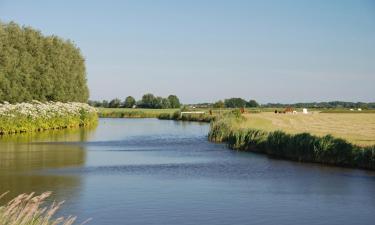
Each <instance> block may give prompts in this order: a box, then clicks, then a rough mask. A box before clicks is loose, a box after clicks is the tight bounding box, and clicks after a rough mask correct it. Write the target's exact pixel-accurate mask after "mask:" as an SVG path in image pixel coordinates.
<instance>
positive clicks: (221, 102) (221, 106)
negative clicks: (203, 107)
mask: <svg viewBox="0 0 375 225" xmlns="http://www.w3.org/2000/svg"><path fill="white" fill-rule="evenodd" d="M213 107H214V108H224V107H225V104H224V102H223V101H222V100H219V101H217V102H215V103H214V105H213Z"/></svg>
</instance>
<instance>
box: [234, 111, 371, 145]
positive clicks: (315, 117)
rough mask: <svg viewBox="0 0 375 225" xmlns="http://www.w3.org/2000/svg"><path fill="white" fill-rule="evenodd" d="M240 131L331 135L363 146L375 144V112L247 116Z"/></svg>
mask: <svg viewBox="0 0 375 225" xmlns="http://www.w3.org/2000/svg"><path fill="white" fill-rule="evenodd" d="M244 117H245V118H246V120H245V121H243V122H242V123H241V124H240V128H253V129H260V130H264V131H276V130H282V131H284V132H286V133H289V134H297V133H304V132H308V133H310V134H313V135H317V136H324V135H327V134H330V135H332V136H334V137H337V138H343V139H345V140H347V141H349V142H351V143H353V144H358V145H361V146H368V145H375V113H319V112H312V113H309V114H302V113H299V114H275V113H271V112H262V113H255V114H252V113H247V114H244Z"/></svg>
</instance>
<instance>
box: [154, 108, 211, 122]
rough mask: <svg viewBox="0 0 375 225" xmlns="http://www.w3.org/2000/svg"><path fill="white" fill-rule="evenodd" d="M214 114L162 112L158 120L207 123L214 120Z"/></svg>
mask: <svg viewBox="0 0 375 225" xmlns="http://www.w3.org/2000/svg"><path fill="white" fill-rule="evenodd" d="M214 118H215V116H213V115H209V114H208V113H204V114H181V111H176V112H174V113H162V114H160V115H159V116H158V119H160V120H180V121H193V122H205V123H209V122H211V121H212V120H214Z"/></svg>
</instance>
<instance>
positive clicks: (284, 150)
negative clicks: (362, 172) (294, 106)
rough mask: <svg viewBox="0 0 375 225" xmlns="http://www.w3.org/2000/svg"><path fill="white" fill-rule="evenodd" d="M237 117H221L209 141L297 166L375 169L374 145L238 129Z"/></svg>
mask: <svg viewBox="0 0 375 225" xmlns="http://www.w3.org/2000/svg"><path fill="white" fill-rule="evenodd" d="M240 117H241V116H233V115H225V116H223V117H219V118H217V119H215V120H214V121H213V122H212V123H211V126H210V132H209V136H208V137H209V140H210V141H214V142H226V143H227V144H228V146H229V147H230V148H232V149H236V150H243V151H253V152H260V153H264V154H267V155H269V156H271V157H276V158H284V159H289V160H295V161H300V162H316V163H323V164H329V165H336V166H343V167H355V168H363V169H371V170H374V169H375V145H374V146H367V147H363V146H357V145H354V144H351V143H349V142H348V141H346V140H344V139H341V138H336V137H333V136H331V135H325V136H315V135H311V134H309V133H300V134H288V133H285V132H283V131H273V132H266V131H262V130H256V129H251V128H241V126H240V123H241V122H242V121H243V120H242V119H241V118H240Z"/></svg>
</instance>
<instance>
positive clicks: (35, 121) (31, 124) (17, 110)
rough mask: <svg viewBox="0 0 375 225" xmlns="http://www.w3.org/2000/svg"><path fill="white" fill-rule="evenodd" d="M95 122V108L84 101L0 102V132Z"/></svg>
mask: <svg viewBox="0 0 375 225" xmlns="http://www.w3.org/2000/svg"><path fill="white" fill-rule="evenodd" d="M96 123H97V113H96V109H95V108H93V107H91V106H89V105H87V104H84V103H74V102H72V103H61V102H47V103H41V102H38V101H34V102H32V103H18V104H8V103H5V104H0V135H2V134H12V133H23V132H32V131H40V130H48V129H61V128H67V127H79V126H90V125H95V124H96Z"/></svg>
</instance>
